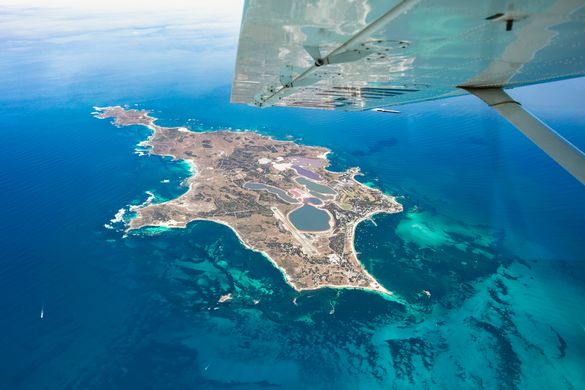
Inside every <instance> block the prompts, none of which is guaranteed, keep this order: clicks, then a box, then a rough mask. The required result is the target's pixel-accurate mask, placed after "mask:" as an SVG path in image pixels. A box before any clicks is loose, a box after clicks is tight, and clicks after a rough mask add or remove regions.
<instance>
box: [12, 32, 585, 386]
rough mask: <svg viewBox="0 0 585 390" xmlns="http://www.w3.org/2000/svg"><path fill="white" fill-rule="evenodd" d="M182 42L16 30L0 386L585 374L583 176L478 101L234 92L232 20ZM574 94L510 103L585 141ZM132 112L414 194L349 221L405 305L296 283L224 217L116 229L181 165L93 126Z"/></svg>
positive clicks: (561, 88) (538, 381)
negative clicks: (356, 107)
mask: <svg viewBox="0 0 585 390" xmlns="http://www.w3.org/2000/svg"><path fill="white" fill-rule="evenodd" d="M112 31H114V30H112ZM176 34H179V36H177V35H176ZM189 34H194V35H195V36H199V35H197V34H200V35H201V34H202V32H200V31H196V32H195V33H193V32H192V31H191V30H189V31H187V32H185V31H180V32H177V31H174V30H165V29H164V28H161V29H160V30H156V29H155V30H153V31H150V30H149V31H147V32H144V33H143V34H138V35H132V34H127V35H125V34H124V31H122V32H120V31H119V30H115V31H114V32H111V33H108V34H106V35H105V37H104V35H99V34H97V35H96V34H89V35H87V36H85V35H79V36H78V37H77V39H73V40H65V41H64V42H63V41H59V42H55V41H47V40H38V41H34V42H30V41H27V43H26V44H25V43H23V42H22V41H17V42H16V43H15V42H14V41H3V43H2V45H3V47H4V48H5V49H7V51H6V52H7V53H8V55H7V56H3V57H2V59H0V78H1V79H2V80H3V83H2V84H1V85H0V123H1V125H0V144H1V145H2V149H3V150H2V153H0V167H1V169H0V203H1V204H2V208H1V209H0V217H1V221H2V222H3V223H2V228H1V234H0V345H2V348H1V352H0V388H3V389H41V388H43V389H63V388H107V389H150V388H152V389H155V388H156V389H160V388H172V389H186V388H203V389H211V388H235V389H256V388H267V387H278V388H285V389H289V388H291V389H292V388H316V389H341V388H343V389H345V388H347V389H356V388H360V389H376V388H386V389H387V388H396V389H402V388H449V389H456V388H461V389H468V388H506V389H507V388H567V389H571V388H582V387H583V386H585V375H584V374H583V371H582V367H583V363H584V361H585V337H584V336H585V312H583V310H582V308H583V304H584V303H585V288H584V286H585V285H584V283H583V282H584V281H585V279H584V276H583V275H584V271H585V264H584V260H585V244H583V233H584V232H585V187H584V186H582V185H581V184H579V183H578V182H577V181H576V180H575V179H573V178H572V177H571V176H569V175H568V174H567V173H565V172H564V171H563V170H562V169H561V168H559V167H558V166H557V165H555V163H553V162H552V161H551V160H550V159H548V157H546V156H545V155H544V154H543V153H542V152H541V151H540V150H538V149H537V148H536V147H535V146H534V145H532V144H531V143H530V142H528V141H527V140H526V139H525V138H524V137H523V136H522V135H521V134H520V133H518V132H517V131H516V130H515V129H513V128H512V127H511V126H510V125H508V124H507V123H506V122H505V121H503V120H502V119H501V118H499V117H498V116H497V115H496V114H495V113H493V112H492V111H491V110H490V109H488V108H487V107H485V106H484V105H483V103H481V102H479V101H477V100H475V99H474V98H473V97H459V98H454V99H450V100H441V101H433V102H426V103H419V104H415V105H410V106H405V107H401V108H399V109H400V110H401V114H399V115H393V114H385V113H374V112H365V113H343V112H325V111H314V110H302V109H284V108H271V109H262V110H260V109H255V108H252V107H246V106H242V105H231V104H230V103H229V94H230V82H231V78H232V72H233V61H234V56H235V39H236V37H237V32H236V33H234V32H233V31H231V30H230V31H229V32H226V33H225V34H224V35H222V34H220V33H218V34H215V35H212V36H210V38H209V39H221V42H222V44H221V45H218V46H215V47H214V48H213V49H210V48H209V47H208V46H207V45H205V44H204V43H201V42H200V41H198V40H197V39H195V38H189V37H191V35H189ZM206 36H207V35H206ZM167 38H168V39H171V38H180V39H175V40H173V43H172V44H170V46H171V47H169V43H168V42H169V41H168V40H167ZM22 47H24V48H25V50H16V48H22ZM584 91H585V81H583V80H581V79H577V80H565V81H561V82H557V83H553V84H548V85H539V86H533V87H529V88H524V89H519V90H513V91H512V92H511V94H513V96H514V97H516V98H518V99H521V100H522V101H523V103H524V105H525V106H526V107H528V108H529V109H530V110H532V111H533V112H535V113H536V114H538V115H539V116H540V117H541V118H542V119H543V120H544V121H546V122H547V123H549V124H551V125H552V126H553V127H554V128H555V129H557V130H558V131H559V132H560V133H561V134H563V136H565V137H566V138H568V139H569V140H571V141H572V142H573V143H575V144H576V145H577V146H579V147H581V148H585V132H583V129H584V128H585V119H584V117H583V115H582V106H581V104H580V101H579V99H578V97H580V96H582V95H583V93H584ZM118 104H120V105H128V106H130V107H137V108H141V109H148V110H152V112H153V115H154V116H155V117H157V118H159V121H158V124H160V125H164V126H179V125H181V126H182V125H185V126H187V127H189V128H190V129H191V130H193V131H203V130H205V131H207V130H217V129H233V130H252V131H258V132H260V133H262V134H266V135H271V136H273V137H276V138H278V139H292V140H294V141H296V142H299V143H303V144H308V145H318V146H324V147H327V148H329V149H331V150H332V154H330V155H329V158H330V160H331V163H332V164H331V167H330V169H332V170H343V169H347V168H349V167H353V166H359V167H360V168H361V170H362V172H363V176H361V177H360V180H362V181H363V182H364V183H367V184H368V185H371V186H374V187H376V188H379V189H381V190H383V191H385V192H386V193H388V194H391V195H394V196H396V197H397V199H398V200H399V201H400V202H401V203H403V204H404V206H405V211H404V212H403V213H400V214H394V215H378V216H376V217H374V218H373V221H365V222H363V223H362V224H361V225H360V226H359V227H358V229H357V237H356V249H357V251H358V252H359V258H360V260H361V261H362V262H363V263H364V264H365V266H366V267H367V269H368V270H369V271H370V272H371V273H372V274H373V275H374V276H375V277H376V278H377V279H378V280H379V281H380V282H381V283H382V284H383V285H384V286H385V287H387V288H388V289H390V290H392V291H395V292H396V293H397V294H399V295H400V296H401V297H404V298H405V299H406V301H407V302H408V304H407V305H401V304H398V303H396V302H392V301H389V300H386V299H384V298H382V297H381V296H379V295H376V294H373V293H368V292H363V291H352V290H333V289H323V290H318V291H309V292H303V293H297V292H295V291H294V290H293V289H292V288H291V287H290V286H288V285H287V284H286V283H285V281H284V278H283V276H282V274H281V272H280V271H279V270H277V269H276V268H274V266H273V265H272V264H271V263H270V262H269V261H267V259H265V258H264V257H263V256H262V255H260V254H258V253H255V252H253V251H250V250H248V249H246V248H245V247H244V246H243V245H241V244H240V243H239V242H238V239H237V237H236V236H235V234H234V233H233V232H232V231H231V230H230V229H228V228H227V227H225V226H222V225H218V224H214V223H211V222H195V223H192V224H190V225H189V227H188V228H186V229H173V230H164V231H161V230H160V229H159V230H156V229H150V230H149V229H146V230H143V231H139V232H136V233H134V234H129V235H128V236H127V237H125V235H124V233H123V232H121V231H120V230H117V229H109V228H107V227H106V226H105V225H108V224H110V220H111V219H113V218H115V215H116V213H117V212H118V211H119V210H120V209H121V208H125V207H126V208H127V207H129V205H140V204H142V203H143V202H145V201H147V200H148V199H149V197H151V195H152V196H154V201H156V202H162V201H165V200H167V199H171V198H173V197H176V196H178V195H180V194H181V193H183V192H184V191H185V190H186V188H185V187H184V186H183V185H182V183H183V181H184V180H185V178H186V177H188V175H189V171H188V167H186V166H185V164H182V163H181V162H177V161H172V160H170V159H168V158H161V157H158V156H148V155H144V153H140V152H139V151H138V152H137V144H138V143H139V142H140V141H143V140H144V139H145V138H146V137H147V136H148V135H149V131H148V130H147V129H145V128H142V127H126V128H116V127H114V126H112V125H111V124H110V123H109V122H108V121H103V120H97V119H95V118H94V117H93V116H92V115H91V112H92V111H93V106H106V105H118ZM225 294H231V296H232V299H231V300H229V301H226V302H223V303H218V300H219V298H220V297H221V296H222V295H225ZM41 313H42V314H41Z"/></svg>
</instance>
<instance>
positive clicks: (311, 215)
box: [288, 204, 331, 232]
mask: <svg viewBox="0 0 585 390" xmlns="http://www.w3.org/2000/svg"><path fill="white" fill-rule="evenodd" d="M288 219H289V220H290V222H291V223H292V224H293V225H294V227H296V228H297V229H299V230H302V231H307V232H322V231H325V230H329V228H330V226H329V222H330V220H331V217H330V216H329V214H328V213H327V212H326V211H324V210H321V209H319V208H317V207H314V206H311V205H309V204H304V205H302V206H301V207H299V208H298V209H294V210H293V211H291V212H290V213H289V214H288Z"/></svg>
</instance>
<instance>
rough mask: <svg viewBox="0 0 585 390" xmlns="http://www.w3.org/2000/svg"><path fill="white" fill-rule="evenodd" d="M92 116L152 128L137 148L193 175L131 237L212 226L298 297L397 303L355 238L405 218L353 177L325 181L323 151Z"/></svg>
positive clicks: (141, 215)
mask: <svg viewBox="0 0 585 390" xmlns="http://www.w3.org/2000/svg"><path fill="white" fill-rule="evenodd" d="M95 109H96V112H95V113H94V114H95V116H96V117H97V118H100V119H107V118H112V119H113V124H115V125H116V126H131V125H143V126H146V127H148V128H149V129H151V130H152V135H151V136H150V137H149V138H148V139H147V140H146V141H144V142H143V143H142V145H145V146H147V147H148V148H149V152H150V153H151V154H155V155H160V156H171V157H172V158H173V159H179V160H184V161H186V162H187V163H188V164H189V165H190V166H191V167H192V171H193V175H192V176H191V177H189V178H188V179H187V184H188V190H187V191H186V192H185V193H184V194H183V195H181V196H180V197H178V198H176V199H172V200H169V201H167V202H163V203H151V204H148V205H145V206H144V207H143V208H139V209H137V210H136V215H135V216H134V218H132V219H131V220H130V221H129V222H128V223H127V227H126V229H127V230H128V231H131V230H135V229H140V228H143V227H150V226H154V227H171V228H181V227H185V226H187V224H189V223H190V222H192V221H197V220H206V221H213V222H216V223H221V224H224V225H226V226H228V227H230V228H231V229H232V230H233V231H234V232H235V234H236V235H237V237H238V238H239V240H240V241H241V242H242V243H243V244H244V245H245V246H246V247H248V248H251V249H252V250H255V251H258V252H261V253H262V254H264V255H265V256H266V257H267V258H268V259H269V260H270V261H272V263H273V264H274V265H275V266H276V267H277V268H278V269H280V270H281V271H282V273H283V274H284V277H285V279H286V281H287V282H288V283H289V284H290V285H291V286H292V287H293V288H294V289H296V290H298V291H302V290H313V289H318V288H322V287H332V288H356V289H365V290H370V291H375V292H379V293H381V294H384V295H386V296H392V295H393V293H392V292H391V291H389V290H388V289H386V288H385V287H383V286H382V285H381V284H380V283H378V281H376V279H375V278H374V277H373V276H372V275H370V274H369V273H368V272H367V270H366V269H365V268H364V266H363V265H362V264H361V263H360V261H359V260H358V258H357V254H356V251H355V248H354V237H355V230H356V226H357V225H358V224H359V223H360V222H361V221H363V220H365V219H368V218H371V216H373V215H374V214H377V213H398V212H401V211H402V205H401V204H400V203H398V202H397V201H396V200H395V199H394V197H392V196H389V195H386V194H384V193H383V192H381V191H380V190H377V189H374V188H370V187H368V186H366V185H364V184H362V183H360V182H359V181H357V180H356V179H355V177H356V175H358V174H360V171H359V168H351V169H348V170H346V171H344V172H332V171H329V170H328V169H327V167H328V166H329V160H328V159H327V154H328V153H329V152H330V151H329V150H328V149H325V148H322V147H315V146H306V145H300V144H298V143H295V142H292V141H280V140H275V139H273V138H271V137H268V136H264V135H261V134H258V133H256V132H252V131H227V130H224V131H209V132H194V131H190V130H188V129H187V128H184V127H162V126H158V125H156V124H155V122H156V118H154V117H152V116H151V115H150V112H149V111H146V110H137V109H128V108H124V107H120V106H115V107H96V108H95ZM395 298H396V297H395Z"/></svg>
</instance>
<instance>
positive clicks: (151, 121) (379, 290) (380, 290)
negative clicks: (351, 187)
mask: <svg viewBox="0 0 585 390" xmlns="http://www.w3.org/2000/svg"><path fill="white" fill-rule="evenodd" d="M107 108H112V107H94V109H95V110H98V111H99V110H104V109H107ZM143 111H145V112H146V113H147V118H148V123H137V124H135V125H141V126H144V127H147V128H149V129H150V130H151V131H152V133H151V135H150V136H148V137H147V138H146V139H145V140H144V141H141V142H140V144H141V145H142V146H148V147H149V149H148V155H149V156H150V155H152V154H153V153H152V149H153V148H154V147H155V146H154V145H153V144H152V143H151V141H152V139H153V138H154V137H155V136H156V134H157V132H159V131H165V130H177V131H181V132H190V130H188V129H187V128H185V127H163V126H158V125H156V124H155V121H156V120H157V119H158V118H155V117H152V116H150V115H149V114H150V111H146V110H143ZM98 115H99V113H96V115H94V116H95V117H96V118H98V119H106V118H100V117H99V116H98ZM114 124H115V125H116V126H123V125H120V124H118V123H117V120H114ZM217 132H218V130H213V131H201V132H196V133H197V134H202V133H217ZM219 132H227V133H243V132H245V130H239V131H236V130H219ZM262 136H263V137H267V138H269V139H271V140H274V141H278V142H285V143H289V144H296V143H295V142H294V141H289V140H286V141H280V140H275V139H274V138H273V137H272V136H270V135H267V136H266V135H262ZM303 146H304V147H308V148H311V149H317V150H320V151H323V153H322V154H320V155H319V158H322V159H324V160H326V165H324V166H323V169H324V170H326V171H328V172H331V173H338V172H334V171H329V170H328V169H327V167H328V166H330V161H329V160H328V159H327V155H328V154H330V153H332V151H331V150H330V149H328V148H325V147H320V146H308V145H303ZM156 155H158V156H163V157H164V156H168V157H171V158H173V159H174V160H180V161H185V162H186V163H187V164H188V165H189V166H190V167H191V170H190V176H189V177H187V178H186V179H185V180H186V182H187V183H188V187H189V190H188V191H187V192H185V193H184V194H182V195H181V196H179V197H177V198H175V199H174V200H177V199H181V198H182V197H184V196H186V195H187V194H188V192H189V191H190V190H191V189H192V185H193V183H192V181H193V180H194V179H195V177H196V176H197V172H198V167H197V164H196V163H195V161H193V160H190V159H183V158H181V159H179V158H177V156H175V155H173V154H170V153H166V154H158V153H157V154H156ZM349 170H352V171H351V179H352V180H353V181H354V182H356V183H358V184H359V185H361V186H364V187H367V186H365V185H364V184H363V183H360V182H359V181H357V180H356V179H355V176H356V175H357V174H359V173H360V171H359V168H355V167H354V168H349ZM367 188H368V189H370V190H375V191H377V192H379V193H381V194H383V195H384V196H387V197H389V198H391V199H392V201H394V202H395V203H396V204H399V203H398V202H396V201H395V197H393V196H390V195H386V194H384V193H383V192H382V191H381V190H379V189H377V188H371V187H367ZM163 203H165V202H163ZM399 205H400V204H399ZM400 206H401V207H400V211H398V212H402V205H400ZM141 208H142V207H141ZM141 208H138V209H137V210H135V211H137V212H138V213H140V209H141ZM327 213H329V211H327ZM380 213H385V214H393V212H389V211H388V210H385V209H379V210H374V211H373V212H370V213H368V214H367V215H366V216H364V217H362V218H360V219H358V220H357V221H355V222H354V223H353V226H352V227H351V243H350V245H351V255H352V256H353V259H354V260H355V262H356V265H357V266H358V267H359V269H360V272H361V273H362V274H363V275H365V276H366V277H367V278H368V279H370V282H373V283H374V284H375V286H374V287H370V286H359V285H352V284H331V283H322V284H320V283H318V284H316V285H315V286H314V287H313V286H312V287H299V286H298V285H297V284H296V283H295V282H294V281H293V280H292V279H291V277H290V276H289V274H288V273H287V271H286V269H284V268H283V267H281V266H280V265H279V264H278V263H277V262H276V261H275V260H274V259H273V258H272V257H271V256H270V255H269V254H268V253H266V252H265V251H263V250H260V249H258V248H255V247H254V246H253V245H251V244H249V243H247V242H245V241H244V239H243V238H242V237H241V235H240V234H239V233H238V231H237V230H236V229H235V228H234V227H233V226H231V225H230V224H229V223H228V222H226V221H223V220H220V219H216V218H194V219H191V220H189V221H187V222H180V223H176V224H169V223H160V224H151V225H142V226H138V227H132V226H131V224H132V220H134V219H136V217H134V218H132V219H131V220H130V221H129V222H128V223H127V227H126V229H124V232H125V234H126V235H127V234H128V233H130V232H132V231H139V230H140V229H142V228H147V227H163V228H168V229H174V228H179V229H185V228H186V227H187V226H188V224H189V223H191V222H196V221H209V222H213V223H218V224H221V225H224V226H227V227H228V228H229V229H230V230H231V231H232V232H234V234H235V235H236V237H237V238H238V241H239V242H240V243H241V244H242V245H243V246H244V247H245V248H247V249H250V250H253V251H254V252H257V253H260V254H262V255H263V256H264V257H265V258H267V259H268V261H270V262H271V263H272V264H273V266H274V267H275V268H276V269H277V270H279V271H280V273H281V274H282V275H283V278H284V280H285V282H286V283H287V284H288V285H289V286H291V287H292V288H293V289H294V290H295V291H297V292H299V293H301V292H303V291H315V290H318V289H321V288H332V289H352V290H362V291H368V292H372V293H376V294H379V295H381V296H382V297H383V298H384V299H388V300H391V301H394V302H397V303H400V304H406V302H405V301H404V300H402V299H400V298H398V297H397V296H396V295H395V294H394V293H393V292H392V291H390V290H388V289H387V288H385V287H384V286H383V285H382V284H381V283H380V282H378V280H377V279H376V278H375V277H374V276H373V275H372V274H370V273H369V272H368V271H367V269H366V268H365V266H364V264H363V263H362V262H361V261H360V260H359V257H358V255H357V252H356V250H355V231H356V228H357V225H358V224H359V223H361V222H363V221H364V220H366V219H369V218H371V217H372V216H373V215H376V214H380ZM288 214H290V213H288ZM288 214H287V216H286V217H287V219H288ZM329 214H330V213H329ZM172 222H176V221H172ZM332 228H333V227H332V226H330V229H329V230H328V231H330V230H331V229H332ZM301 233H302V232H301ZM309 233H311V234H314V233H315V232H309ZM318 233H319V232H318Z"/></svg>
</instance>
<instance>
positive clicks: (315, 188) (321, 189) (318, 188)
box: [295, 177, 337, 195]
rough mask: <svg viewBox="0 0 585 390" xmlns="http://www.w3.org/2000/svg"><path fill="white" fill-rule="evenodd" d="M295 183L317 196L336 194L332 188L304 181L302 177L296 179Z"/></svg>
mask: <svg viewBox="0 0 585 390" xmlns="http://www.w3.org/2000/svg"><path fill="white" fill-rule="evenodd" d="M295 181H296V182H297V183H299V184H300V185H302V186H305V187H307V189H308V190H309V191H311V192H317V193H319V194H324V195H335V194H337V192H335V190H334V189H333V188H331V187H329V186H326V185H324V184H319V183H315V182H314V181H311V180H308V179H305V178H304V177H297V178H296V179H295Z"/></svg>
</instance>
